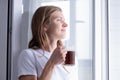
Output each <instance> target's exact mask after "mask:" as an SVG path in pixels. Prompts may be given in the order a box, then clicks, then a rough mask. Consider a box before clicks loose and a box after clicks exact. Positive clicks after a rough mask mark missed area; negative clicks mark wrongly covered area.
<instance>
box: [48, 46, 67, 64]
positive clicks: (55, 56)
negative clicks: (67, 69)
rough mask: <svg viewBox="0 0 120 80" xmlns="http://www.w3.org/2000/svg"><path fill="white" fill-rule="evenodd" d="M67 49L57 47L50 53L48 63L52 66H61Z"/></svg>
mask: <svg viewBox="0 0 120 80" xmlns="http://www.w3.org/2000/svg"><path fill="white" fill-rule="evenodd" d="M66 54H67V49H66V47H64V46H62V45H61V46H58V47H57V48H56V49H55V50H54V51H53V53H52V55H51V58H50V61H51V62H52V63H53V64H54V65H57V64H62V63H64V61H65V57H66Z"/></svg>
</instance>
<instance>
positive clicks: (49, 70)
mask: <svg viewBox="0 0 120 80" xmlns="http://www.w3.org/2000/svg"><path fill="white" fill-rule="evenodd" d="M65 54H66V49H65V48H56V49H55V51H54V52H53V54H52V56H51V58H50V59H49V60H48V62H47V63H46V65H45V67H44V69H43V72H42V74H41V76H40V77H38V78H37V77H36V76H33V75H25V76H21V77H20V78H19V80H51V77H52V74H53V71H54V68H55V67H56V65H58V64H60V63H63V62H64V61H65Z"/></svg>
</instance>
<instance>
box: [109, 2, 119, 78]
mask: <svg viewBox="0 0 120 80" xmlns="http://www.w3.org/2000/svg"><path fill="white" fill-rule="evenodd" d="M109 19H110V20H109V40H110V42H109V43H110V44H109V46H110V47H109V53H110V54H109V78H110V80H120V0H109Z"/></svg>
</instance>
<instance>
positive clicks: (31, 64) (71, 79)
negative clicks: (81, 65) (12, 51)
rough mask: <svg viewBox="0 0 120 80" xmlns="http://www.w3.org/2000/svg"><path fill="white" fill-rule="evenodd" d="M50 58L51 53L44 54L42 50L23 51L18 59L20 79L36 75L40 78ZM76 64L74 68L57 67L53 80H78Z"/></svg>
mask: <svg viewBox="0 0 120 80" xmlns="http://www.w3.org/2000/svg"><path fill="white" fill-rule="evenodd" d="M50 56H51V53H49V52H47V51H44V52H43V50H41V49H39V50H33V49H25V50H23V51H22V52H21V54H20V55H19V59H18V77H20V76H21V75H35V76H36V77H39V76H40V75H41V73H42V70H43V69H44V67H45V64H46V63H47V61H48V60H49V58H50ZM75 64H76V65H74V66H65V65H62V64H60V65H57V66H56V67H55V69H54V72H53V75H52V79H51V80H78V67H77V62H76V63H75ZM63 66H64V67H65V68H63ZM66 70H67V71H66Z"/></svg>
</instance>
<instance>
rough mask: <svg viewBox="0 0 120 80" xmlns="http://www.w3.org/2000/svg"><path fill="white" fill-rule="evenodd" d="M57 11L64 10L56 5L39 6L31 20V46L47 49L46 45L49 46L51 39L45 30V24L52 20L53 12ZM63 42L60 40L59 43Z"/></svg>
mask: <svg viewBox="0 0 120 80" xmlns="http://www.w3.org/2000/svg"><path fill="white" fill-rule="evenodd" d="M55 11H62V10H61V9H60V8H59V7H56V6H42V7H39V8H38V9H37V10H36V11H35V13H34V15H33V17H32V22H31V31H32V39H31V40H30V42H29V45H28V47H29V48H41V49H43V50H46V46H49V39H48V36H47V34H46V32H45V31H44V25H45V24H47V23H49V22H50V17H51V14H52V13H53V12H55ZM60 43H61V41H60V40H58V43H57V44H58V45H59V44H60Z"/></svg>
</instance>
